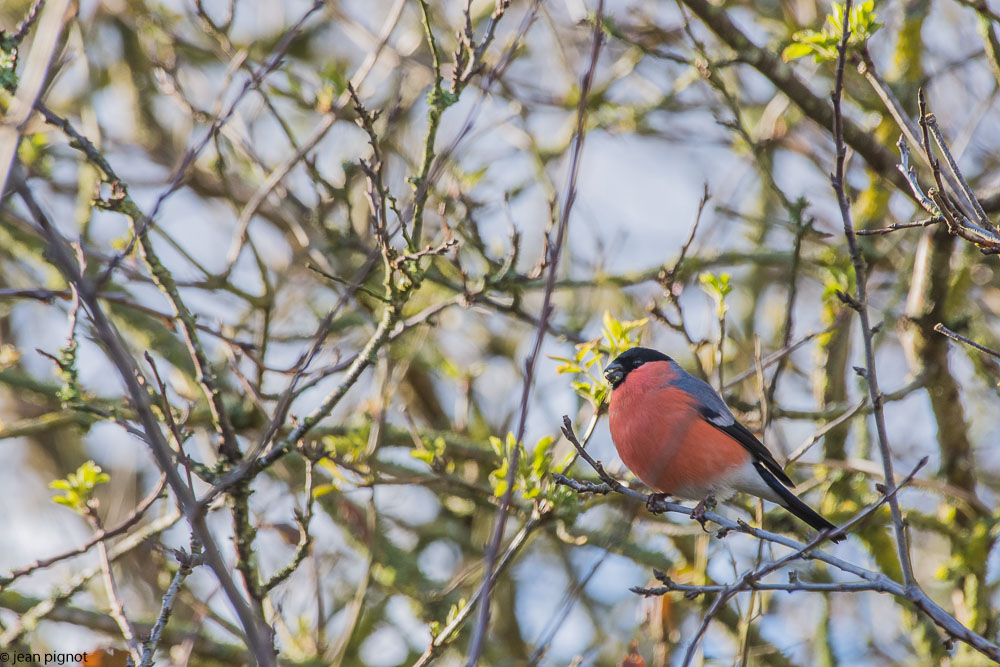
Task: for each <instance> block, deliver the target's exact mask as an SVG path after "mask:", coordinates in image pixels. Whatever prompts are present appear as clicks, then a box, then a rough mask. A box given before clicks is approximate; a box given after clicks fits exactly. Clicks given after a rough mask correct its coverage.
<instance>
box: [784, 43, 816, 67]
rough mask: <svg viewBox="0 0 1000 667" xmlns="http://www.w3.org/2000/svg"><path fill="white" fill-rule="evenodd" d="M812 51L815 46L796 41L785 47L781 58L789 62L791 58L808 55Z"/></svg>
mask: <svg viewBox="0 0 1000 667" xmlns="http://www.w3.org/2000/svg"><path fill="white" fill-rule="evenodd" d="M812 52H813V48H812V47H811V46H809V45H808V44H802V43H801V42H796V43H792V44H789V45H788V46H786V47H785V49H784V50H783V51H782V52H781V59H782V60H784V61H785V62H786V63H787V62H789V61H791V60H795V59H797V58H802V57H803V56H808V55H809V54H810V53H812Z"/></svg>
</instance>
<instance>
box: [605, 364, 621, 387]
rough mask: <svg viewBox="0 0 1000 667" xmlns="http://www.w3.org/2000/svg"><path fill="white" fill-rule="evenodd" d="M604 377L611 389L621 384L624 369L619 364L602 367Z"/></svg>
mask: <svg viewBox="0 0 1000 667" xmlns="http://www.w3.org/2000/svg"><path fill="white" fill-rule="evenodd" d="M604 379H605V380H607V381H608V384H610V385H611V387H612V389H613V388H615V387H617V386H618V385H620V384H621V382H622V380H624V379H625V369H624V368H623V367H622V365H621V364H611V365H610V366H608V367H607V368H605V369H604Z"/></svg>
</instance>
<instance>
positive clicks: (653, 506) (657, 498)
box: [646, 493, 670, 514]
mask: <svg viewBox="0 0 1000 667" xmlns="http://www.w3.org/2000/svg"><path fill="white" fill-rule="evenodd" d="M668 498H670V494H669V493H651V494H649V495H648V496H646V509H647V510H649V512H650V513H651V514H661V513H662V512H663V510H662V509H660V508H658V507H657V504H659V503H662V502H666V501H667V499H668Z"/></svg>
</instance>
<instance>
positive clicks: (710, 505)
mask: <svg viewBox="0 0 1000 667" xmlns="http://www.w3.org/2000/svg"><path fill="white" fill-rule="evenodd" d="M714 509H715V496H714V495H712V494H711V493H710V494H708V495H707V496H705V497H704V498H702V499H701V502H699V503H698V504H697V505H695V506H694V509H693V510H691V518H692V519H694V520H695V521H697V522H698V523H700V524H701V529H702V530H704V531H705V532H706V533H707V532H708V528H706V527H705V521H706V519H705V512H711V511H712V510H714Z"/></svg>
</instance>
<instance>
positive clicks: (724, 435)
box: [604, 347, 844, 542]
mask: <svg viewBox="0 0 1000 667" xmlns="http://www.w3.org/2000/svg"><path fill="white" fill-rule="evenodd" d="M604 377H605V379H606V380H607V381H608V383H609V384H610V385H611V406H610V421H611V439H612V440H614V443H615V447H616V448H617V449H618V454H619V456H621V459H622V461H623V462H624V463H625V465H626V466H628V468H629V470H631V471H632V472H633V473H635V475H636V477H638V478H639V479H640V480H642V482H643V483H644V484H646V486H648V487H650V488H652V489H655V490H656V491H659V492H661V493H664V494H667V495H670V496H674V497H676V498H685V499H689V500H702V499H705V500H708V499H709V498H718V499H720V500H725V499H726V498H728V497H729V496H731V495H732V494H733V493H734V492H736V491H742V492H744V493H749V494H751V495H754V496H757V497H758V498H763V499H764V500H769V501H771V502H773V503H777V504H778V505H781V506H782V507H784V508H785V509H787V510H788V511H789V512H791V513H792V514H794V515H795V516H797V517H798V518H800V519H802V520H803V521H805V522H806V523H808V524H809V525H810V526H812V527H813V528H815V529H816V530H827V529H830V528H834V525H833V524H832V523H830V522H829V521H827V520H826V519H824V518H823V517H821V516H820V515H819V514H817V513H816V512H815V511H813V510H812V508H810V507H809V506H808V505H806V504H805V503H803V502H802V501H801V500H799V499H798V498H797V497H796V496H795V494H794V493H792V492H791V491H790V490H789V488H788V487H789V486H794V484H793V483H792V480H791V479H789V478H788V475H786V474H785V472H784V471H783V470H782V469H781V466H780V465H778V462H777V461H775V460H774V457H773V456H772V455H771V452H769V451H768V450H767V448H766V447H765V446H764V445H763V443H761V442H760V440H758V439H757V438H756V437H755V436H754V434H753V433H751V432H750V431H749V430H748V429H747V428H746V427H745V426H743V424H741V423H739V422H738V421H736V418H735V417H733V413H732V412H730V411H729V408H728V407H727V406H726V404H725V402H724V401H723V400H722V397H721V396H719V394H718V393H717V392H716V391H715V390H714V389H712V387H711V386H710V385H709V384H708V383H706V382H704V381H702V380H699V379H698V378H696V377H694V376H693V375H691V374H689V373H687V372H686V371H685V370H684V369H683V368H681V367H680V366H679V365H678V364H677V362H676V361H674V360H673V359H671V358H670V357H668V356H667V355H665V354H663V353H661V352H657V351H656V350H651V349H649V348H645V347H633V348H632V349H630V350H627V351H626V352H623V353H622V354H620V355H619V356H618V358H617V359H615V360H614V361H613V362H611V364H609V365H608V367H607V368H606V369H605V370H604ZM696 509H700V510H701V512H700V513H699V514H696V515H695V516H696V518H699V515H703V513H704V501H703V502H702V503H700V504H699V507H698V508H696ZM843 539H844V536H843V535H839V536H837V537H836V538H834V541H837V542H839V541H840V540H843Z"/></svg>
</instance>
